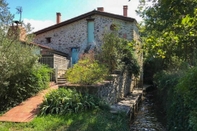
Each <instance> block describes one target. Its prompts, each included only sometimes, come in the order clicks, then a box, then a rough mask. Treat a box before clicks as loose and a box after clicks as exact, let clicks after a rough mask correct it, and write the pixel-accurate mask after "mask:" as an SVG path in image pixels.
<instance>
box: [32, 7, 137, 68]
mask: <svg viewBox="0 0 197 131" xmlns="http://www.w3.org/2000/svg"><path fill="white" fill-rule="evenodd" d="M127 10H128V7H127V6H123V15H116V14H112V13H107V12H104V8H103V7H99V8H97V10H93V11H91V12H88V13H85V14H82V15H80V16H77V17H75V18H72V19H69V20H66V21H63V22H61V14H60V13H57V24H55V25H53V26H50V27H47V28H44V29H42V30H39V31H36V32H34V34H35V39H34V42H35V43H38V44H40V45H44V46H48V47H50V48H52V49H54V50H57V51H61V52H64V53H66V54H68V55H69V59H70V60H71V62H70V63H71V65H72V64H75V63H76V62H77V61H78V59H79V56H80V54H82V53H84V52H87V51H88V50H93V49H96V50H99V49H101V48H100V47H101V45H102V41H103V36H104V34H106V33H107V32H109V31H110V30H113V29H114V27H116V26H118V27H119V30H118V34H119V36H120V37H122V38H125V39H128V40H130V41H131V40H136V41H139V32H138V28H137V25H136V24H137V22H136V20H135V19H134V18H130V17H127Z"/></svg>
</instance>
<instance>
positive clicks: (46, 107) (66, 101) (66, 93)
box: [41, 88, 99, 115]
mask: <svg viewBox="0 0 197 131" xmlns="http://www.w3.org/2000/svg"><path fill="white" fill-rule="evenodd" d="M98 106H99V100H98V99H97V98H95V97H93V96H91V95H89V94H81V93H78V92H77V91H76V90H71V89H64V88H60V89H58V90H55V91H52V92H50V93H49V94H47V95H46V97H45V99H44V101H43V104H42V105H41V115H44V114H66V113H73V112H74V113H77V112H79V111H85V110H88V109H95V108H98Z"/></svg>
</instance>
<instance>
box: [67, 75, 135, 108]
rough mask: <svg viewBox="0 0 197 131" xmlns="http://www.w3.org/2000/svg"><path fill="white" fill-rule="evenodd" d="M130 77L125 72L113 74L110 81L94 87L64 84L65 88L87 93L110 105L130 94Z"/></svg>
mask: <svg viewBox="0 0 197 131" xmlns="http://www.w3.org/2000/svg"><path fill="white" fill-rule="evenodd" d="M131 83H132V79H131V75H130V74H129V73H127V72H125V73H121V74H113V75H112V80H110V81H104V82H103V83H100V84H96V85H76V84H66V86H65V87H66V88H71V89H73V88H74V89H76V90H77V91H81V92H88V93H90V94H94V95H96V96H98V97H99V98H101V99H103V100H104V101H105V102H106V103H108V104H110V105H112V104H114V103H117V102H118V101H119V100H121V99H122V98H123V97H124V96H126V95H127V94H128V93H130V92H132V90H133V89H132V86H131Z"/></svg>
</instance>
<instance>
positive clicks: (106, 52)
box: [98, 32, 139, 75]
mask: <svg viewBox="0 0 197 131" xmlns="http://www.w3.org/2000/svg"><path fill="white" fill-rule="evenodd" d="M135 44H136V43H135V42H133V43H132V42H129V41H127V40H125V39H122V38H119V37H118V36H117V35H116V33H114V32H112V33H109V34H106V35H105V36H104V43H103V45H102V51H101V54H100V55H99V58H98V59H99V60H100V61H101V62H102V63H104V64H105V65H106V66H107V67H108V69H109V71H110V72H113V71H114V70H121V71H122V70H124V69H126V70H128V71H129V72H131V73H133V74H134V75H138V74H139V64H138V62H137V60H136V58H135V55H134V50H135V48H134V47H135Z"/></svg>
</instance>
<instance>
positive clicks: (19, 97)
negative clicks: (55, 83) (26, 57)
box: [0, 64, 50, 111]
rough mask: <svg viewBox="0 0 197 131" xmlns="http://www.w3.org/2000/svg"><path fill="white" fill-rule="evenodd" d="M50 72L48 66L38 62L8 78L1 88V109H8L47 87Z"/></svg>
mask: <svg viewBox="0 0 197 131" xmlns="http://www.w3.org/2000/svg"><path fill="white" fill-rule="evenodd" d="M49 72H50V69H49V68H48V67H45V66H42V65H38V64H37V65H35V66H33V67H32V68H29V70H23V71H22V72H20V73H16V74H14V75H11V76H10V77H9V78H7V80H6V83H5V84H2V85H1V88H0V99H1V101H0V105H1V106H0V107H1V108H0V111H4V110H7V109H9V108H10V107H13V106H15V105H17V104H19V103H20V102H22V101H23V100H25V99H27V98H29V97H31V96H33V95H35V94H36V93H37V92H38V91H40V90H42V89H45V88H47V87H48V84H49Z"/></svg>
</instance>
